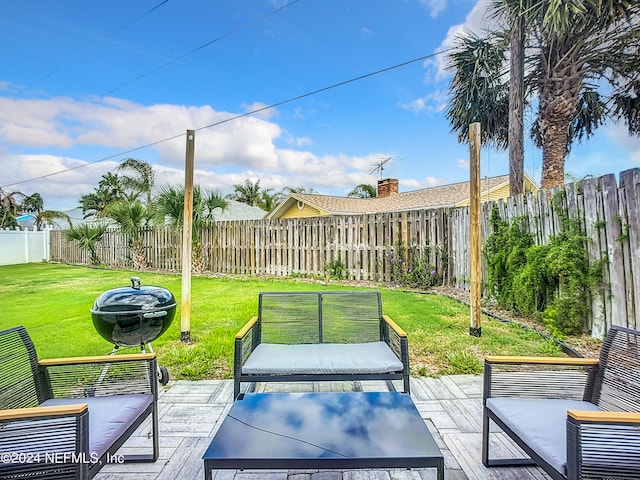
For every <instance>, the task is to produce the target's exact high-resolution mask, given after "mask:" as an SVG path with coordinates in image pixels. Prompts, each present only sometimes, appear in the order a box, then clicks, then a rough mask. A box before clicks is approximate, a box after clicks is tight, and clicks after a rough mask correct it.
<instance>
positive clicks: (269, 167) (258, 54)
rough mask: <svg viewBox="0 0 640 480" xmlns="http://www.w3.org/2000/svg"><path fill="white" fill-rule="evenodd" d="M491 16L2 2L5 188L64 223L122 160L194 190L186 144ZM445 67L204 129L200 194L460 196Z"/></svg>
mask: <svg viewBox="0 0 640 480" xmlns="http://www.w3.org/2000/svg"><path fill="white" fill-rule="evenodd" d="M487 4H488V0H298V1H294V0H242V1H237V0H215V1H211V0H166V1H163V0H136V1H135V2H132V1H130V0H110V1H109V2H80V1H78V0H57V1H55V2H52V1H49V0H27V1H25V2H3V5H2V8H1V12H2V14H1V15H0V42H1V43H2V45H3V46H4V47H3V48H2V49H1V50H0V64H1V65H2V68H1V69H0V167H1V168H0V186H2V188H3V189H4V190H7V191H14V190H19V191H22V192H24V193H26V194H32V193H35V192H39V193H40V194H41V195H42V196H43V198H44V199H45V207H46V208H48V209H60V210H64V209H70V208H73V207H75V206H77V204H78V199H79V198H80V196H81V195H83V194H85V193H90V192H92V191H93V188H94V187H95V186H96V185H97V182H98V180H99V179H100V177H101V176H102V175H103V174H105V173H107V172H109V171H112V170H114V169H115V168H116V167H117V164H118V163H117V162H118V161H122V160H124V159H126V158H127V157H133V158H137V159H141V160H145V161H148V162H149V163H151V164H152V165H153V166H154V169H155V171H156V175H157V180H156V181H157V184H158V185H164V184H178V183H183V182H184V173H183V172H184V157H185V138H184V135H183V134H184V133H185V131H186V130H187V129H196V130H198V129H201V128H202V127H204V126H207V125H212V124H215V123H218V122H220V121H223V120H226V119H229V118H231V117H234V116H238V115H242V114H245V113H247V112H251V111H253V110H256V109H260V108H262V107H264V106H267V105H273V104H276V103H280V102H283V101H285V100H289V99H293V98H296V97H298V96H303V95H306V94H308V93H310V92H314V91H316V90H319V89H324V88H325V87H329V86H332V85H335V84H337V83H340V82H344V81H347V80H350V79H354V78H357V77H360V76H363V75H367V74H369V73H372V72H376V71H378V70H381V69H386V68H388V67H392V66H394V65H398V64H401V63H404V62H407V61H410V60H413V59H418V58H421V57H427V56H429V55H433V54H437V52H439V51H441V50H443V49H446V48H447V47H449V46H450V45H451V42H452V38H453V36H454V35H455V33H456V32H459V31H461V30H462V29H464V28H467V29H471V30H475V31H477V32H480V31H481V29H482V28H483V26H487V25H488V23H489V20H488V18H487V16H486V15H485V13H486V9H487ZM287 5H288V6H287ZM283 7H285V8H283ZM277 9H281V10H279V11H276V12H275V13H273V12H274V11H275V10H277ZM200 47H201V48H200ZM443 60H444V58H443V56H442V55H435V56H433V57H430V58H427V59H425V60H420V61H416V62H413V63H410V64H409V65H406V66H403V67H399V68H396V69H391V70H389V71H386V72H384V73H380V74H378V75H373V76H369V77H367V78H364V79H362V80H358V81H354V82H351V83H348V84H346V85H343V86H340V87H336V88H332V89H329V90H326V91H323V92H321V93H318V94H315V95H309V96H305V97H304V98H301V99H299V100H293V101H290V102H287V103H284V104H282V105H279V106H278V107H276V108H273V109H268V110H263V111H261V112H259V113H256V114H252V115H248V116H244V117H241V118H238V119H235V120H232V121H228V122H226V123H223V124H221V125H218V126H213V127H210V128H204V129H201V130H198V131H197V133H196V143H195V182H196V183H198V184H200V185H201V186H203V187H207V188H216V189H218V190H220V191H221V192H222V193H230V192H232V191H233V185H234V184H238V183H243V182H244V180H245V179H247V178H248V179H251V180H252V181H256V180H260V185H261V186H262V187H265V188H272V189H273V190H274V191H279V190H281V189H282V188H284V187H287V186H289V187H300V186H302V187H305V188H313V189H314V190H315V191H317V192H319V193H324V194H331V195H345V194H346V193H347V192H348V191H349V190H351V189H352V188H354V187H355V186H356V185H358V184H360V183H371V184H374V183H375V182H376V181H377V179H378V178H379V177H380V174H379V173H370V172H371V170H372V167H373V166H374V165H375V164H376V163H377V162H380V160H381V159H384V158H388V157H391V161H390V162H388V163H387V164H386V165H385V169H384V171H383V176H384V177H392V178H397V179H399V182H400V190H401V191H409V190H414V189H417V188H424V187H428V186H434V185H440V184H445V183H453V182H460V181H466V180H468V176H469V171H468V156H469V155H468V149H467V146H466V145H465V144H460V143H458V141H457V138H456V136H455V135H452V134H451V133H450V132H449V130H450V127H449V124H448V122H447V120H446V118H445V113H444V105H445V103H446V96H447V88H448V81H449V77H448V75H447V73H446V72H445V71H444V70H443ZM176 136H178V137H177V138H175V139H173V140H169V141H164V142H160V143H157V144H155V143H156V142H159V141H161V140H165V139H168V138H172V137H176ZM149 144H155V145H153V146H150V147H146V148H139V147H143V146H145V145H149ZM131 150H133V151H131ZM525 156H526V159H525V170H526V172H527V173H528V174H529V175H530V176H531V177H532V178H533V179H534V180H536V181H539V176H540V171H539V170H540V163H541V153H540V151H539V150H538V149H536V148H535V147H533V146H532V145H531V144H528V145H527V146H526V147H525ZM506 157H507V154H506V152H498V151H495V150H490V149H483V151H482V175H483V176H494V175H504V174H506V173H507V172H508V168H507V163H506ZM105 158H108V159H107V160H103V161H99V160H102V159H105ZM638 166H640V141H638V140H637V139H633V138H629V137H628V136H627V135H626V130H625V128H624V126H622V125H614V124H610V125H606V126H604V127H602V128H601V129H600V130H599V132H598V133H597V135H596V137H595V138H593V139H591V140H589V141H588V142H587V143H585V144H582V145H578V146H576V147H574V149H573V151H572V153H571V155H570V157H569V158H568V160H567V164H566V172H567V174H568V175H569V176H572V177H577V178H579V177H582V176H585V175H601V174H605V173H615V174H618V173H619V172H620V171H622V170H625V169H627V168H633V167H638ZM69 169H71V170H69ZM65 170H67V171H66V172H65V173H59V174H55V175H51V174H54V173H56V172H59V171H65ZM42 176H46V177H45V178H39V177H42ZM25 180H30V181H27V182H25ZM16 182H20V183H16Z"/></svg>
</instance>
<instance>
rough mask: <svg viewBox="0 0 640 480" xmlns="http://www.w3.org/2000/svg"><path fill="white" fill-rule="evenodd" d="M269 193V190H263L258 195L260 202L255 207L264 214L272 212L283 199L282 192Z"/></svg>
mask: <svg viewBox="0 0 640 480" xmlns="http://www.w3.org/2000/svg"><path fill="white" fill-rule="evenodd" d="M271 191H272V189H271V188H269V189H266V190H263V191H262V192H261V194H260V202H259V203H258V205H257V206H258V207H260V208H261V209H263V210H264V211H266V212H272V211H273V209H274V208H276V207H277V206H278V205H280V202H282V200H283V199H284V193H283V192H276V193H271Z"/></svg>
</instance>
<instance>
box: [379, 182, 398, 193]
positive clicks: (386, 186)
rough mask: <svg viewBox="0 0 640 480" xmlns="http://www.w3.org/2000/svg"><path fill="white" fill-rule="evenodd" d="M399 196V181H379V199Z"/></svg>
mask: <svg viewBox="0 0 640 480" xmlns="http://www.w3.org/2000/svg"><path fill="white" fill-rule="evenodd" d="M397 194H398V179H396V178H384V179H380V180H378V198H385V197H390V196H391V195H397Z"/></svg>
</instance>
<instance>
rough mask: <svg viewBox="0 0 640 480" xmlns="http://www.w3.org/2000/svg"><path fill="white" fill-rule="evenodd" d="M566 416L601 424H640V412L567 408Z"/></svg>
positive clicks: (578, 420)
mask: <svg viewBox="0 0 640 480" xmlns="http://www.w3.org/2000/svg"><path fill="white" fill-rule="evenodd" d="M567 416H569V417H571V418H573V419H574V420H576V421H577V422H590V423H603V424H612V425H613V424H617V423H618V424H629V425H634V424H638V425H640V413H635V412H594V411H590V410H584V411H583V410H569V411H567Z"/></svg>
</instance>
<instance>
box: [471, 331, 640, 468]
mask: <svg viewBox="0 0 640 480" xmlns="http://www.w3.org/2000/svg"><path fill="white" fill-rule="evenodd" d="M639 340H640V332H639V331H636V330H630V329H628V328H623V327H618V326H613V327H611V329H610V330H609V332H608V333H607V336H606V338H605V340H604V343H603V345H602V348H601V352H600V358H599V360H596V359H587V358H537V357H497V356H496V357H487V358H486V361H485V369H484V394H483V402H484V409H483V412H484V413H483V434H482V461H483V463H484V464H485V465H486V466H488V467H490V466H514V465H530V464H535V465H538V466H540V467H541V468H542V469H543V470H544V471H545V472H546V473H547V474H549V476H550V477H551V478H553V479H570V480H573V479H613V478H615V479H638V478H640V345H639ZM491 422H495V423H496V424H497V425H498V426H499V427H500V429H502V431H503V432H505V433H506V434H507V435H508V436H509V437H510V438H511V439H513V440H514V441H515V442H516V443H517V444H518V445H519V446H520V447H521V448H522V450H524V452H525V453H526V454H527V455H529V457H530V458H520V459H513V458H506V459H490V458H489V445H490V442H489V440H490V438H489V437H490V423H491ZM494 435H495V434H494Z"/></svg>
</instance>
